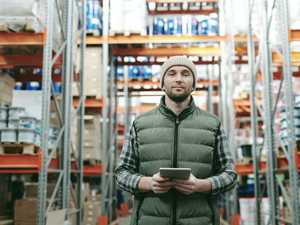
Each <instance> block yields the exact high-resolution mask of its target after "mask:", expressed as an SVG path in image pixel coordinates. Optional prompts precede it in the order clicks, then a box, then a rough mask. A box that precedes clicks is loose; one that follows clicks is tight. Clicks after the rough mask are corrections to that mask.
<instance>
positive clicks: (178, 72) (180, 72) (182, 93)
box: [163, 66, 194, 102]
mask: <svg viewBox="0 0 300 225" xmlns="http://www.w3.org/2000/svg"><path fill="white" fill-rule="evenodd" d="M193 83H194V77H193V74H192V72H191V71H190V70H189V69H188V68H187V67H185V66H172V67H171V68H170V69H169V70H168V71H167V72H166V74H165V76H164V86H163V87H164V91H165V92H166V94H167V96H168V97H169V98H170V99H171V100H173V101H174V102H183V101H184V100H185V99H186V98H187V97H189V96H190V94H191V93H192V91H193Z"/></svg>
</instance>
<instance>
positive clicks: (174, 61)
mask: <svg viewBox="0 0 300 225" xmlns="http://www.w3.org/2000/svg"><path fill="white" fill-rule="evenodd" d="M172 66H185V67H186V68H188V69H189V70H190V71H191V72H192V74H193V77H194V83H193V88H195V87H196V80H197V79H196V78H197V70H196V66H195V64H194V63H193V62H192V61H191V60H190V59H188V58H187V57H186V56H173V57H170V58H169V59H168V60H167V61H166V62H164V64H163V65H162V67H161V70H160V87H161V88H163V86H164V77H165V75H166V73H167V71H168V70H169V69H170V68H171V67H172Z"/></svg>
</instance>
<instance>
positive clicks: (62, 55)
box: [0, 0, 101, 225]
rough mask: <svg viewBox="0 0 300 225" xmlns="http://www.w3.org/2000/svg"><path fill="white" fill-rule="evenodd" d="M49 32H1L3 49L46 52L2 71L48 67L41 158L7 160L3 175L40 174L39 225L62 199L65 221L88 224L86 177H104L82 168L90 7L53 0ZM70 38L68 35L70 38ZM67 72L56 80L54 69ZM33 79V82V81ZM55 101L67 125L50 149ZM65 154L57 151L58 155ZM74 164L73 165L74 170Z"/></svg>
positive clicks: (10, 62) (10, 61)
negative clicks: (58, 90) (75, 93)
mask: <svg viewBox="0 0 300 225" xmlns="http://www.w3.org/2000/svg"><path fill="white" fill-rule="evenodd" d="M44 10H45V13H46V20H45V29H44V30H45V31H44V32H43V33H4V32H1V35H0V44H1V46H39V47H42V48H43V54H39V55H14V56H7V55H1V57H0V61H1V63H0V65H1V66H0V67H1V68H15V67H23V66H26V67H42V68H43V76H42V78H39V79H37V80H36V81H40V82H42V102H43V105H42V131H41V132H42V134H41V149H40V151H39V152H38V153H37V154H35V155H12V154H9V155H1V156H0V161H1V168H0V173H9V174H15V173H18V174H36V173H38V175H39V179H38V181H39V182H38V209H37V210H38V215H37V224H38V225H44V224H46V219H47V214H48V212H49V209H50V208H51V205H52V204H53V199H54V198H55V197H58V199H59V207H60V208H61V209H66V214H65V215H64V216H65V218H64V219H68V218H69V216H70V213H76V217H77V224H78V225H79V224H81V221H82V180H83V175H84V174H86V175H92V174H97V175H99V174H100V173H101V168H100V167H97V168H96V167H92V168H90V167H89V168H83V162H82V148H83V139H82V138H83V133H82V130H83V115H84V100H85V97H84V95H83V88H82V87H83V85H84V71H83V65H84V50H85V3H84V1H79V0H78V1H70V0H65V1H60V2H54V1H53V0H50V1H46V2H45V8H44ZM55 10H56V11H57V13H58V15H59V19H60V20H59V21H60V23H59V26H60V27H61V32H62V36H63V41H62V43H61V46H60V48H59V50H58V51H57V52H54V50H53V35H54V32H53V28H54V18H53V17H54V12H55ZM75 11H77V12H78V13H79V20H78V21H73V17H74V15H75ZM79 21H80V26H81V29H80V48H81V57H80V58H81V62H80V73H79V80H80V84H81V91H80V98H79V101H78V109H77V111H76V112H77V115H78V116H79V117H78V118H79V121H80V122H79V133H80V135H79V139H78V140H79V143H77V144H78V145H79V147H78V149H79V150H78V158H76V160H75V161H72V163H71V158H70V152H69V149H70V148H71V145H70V129H71V126H70V122H71V119H78V118H77V117H76V118H71V116H70V110H71V108H72V93H71V90H70V86H71V84H72V80H73V76H74V70H73V69H74V68H73V67H74V64H73V63H74V62H73V58H72V57H73V55H74V48H73V46H76V45H75V44H76V42H75V41H76V40H77V38H78V37H77V34H75V33H74V29H77V26H78V24H79ZM67 34H68V35H67ZM58 67H62V74H60V75H53V74H52V69H53V68H58ZM32 78H33V77H32V76H30V75H29V76H28V77H21V76H19V77H17V80H19V81H32V80H35V79H32ZM31 79H32V80H31ZM56 81H61V82H62V84H63V101H62V105H60V104H59V103H58V100H57V96H56V95H54V94H53V88H52V82H56ZM51 96H52V98H53V100H54V101H55V105H56V109H57V116H58V118H59V120H60V123H61V129H60V132H59V137H58V140H57V141H56V146H55V147H54V148H52V149H48V129H49V114H50V100H51ZM57 148H58V149H59V150H56V149H57ZM55 151H57V152H58V153H59V155H60V156H61V157H60V158H59V159H58V160H53V159H51V158H52V157H51V156H52V154H53V153H54V152H55ZM71 164H72V165H71ZM71 172H72V173H73V174H74V176H76V183H75V184H74V187H75V188H76V191H77V193H76V197H75V200H74V201H75V208H76V210H75V212H74V211H72V212H71V210H70V209H69V201H70V190H71V189H73V185H72V184H71V180H70V177H71ZM49 173H57V174H58V179H57V183H56V186H55V190H54V191H53V194H52V197H51V201H50V203H49V205H48V206H47V207H46V196H47V193H46V192H47V191H46V190H47V176H48V174H49Z"/></svg>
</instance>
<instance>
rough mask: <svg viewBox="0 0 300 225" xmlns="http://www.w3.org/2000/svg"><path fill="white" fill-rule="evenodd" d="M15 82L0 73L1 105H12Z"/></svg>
mask: <svg viewBox="0 0 300 225" xmlns="http://www.w3.org/2000/svg"><path fill="white" fill-rule="evenodd" d="M14 88H15V80H14V79H13V78H12V77H11V76H9V75H8V74H4V73H1V71H0V90H1V92H0V105H1V104H3V105H11V102H12V96H13V90H14Z"/></svg>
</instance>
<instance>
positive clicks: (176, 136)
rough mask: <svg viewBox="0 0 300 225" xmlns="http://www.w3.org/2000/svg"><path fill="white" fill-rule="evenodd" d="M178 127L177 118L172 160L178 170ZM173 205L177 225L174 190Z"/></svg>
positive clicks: (174, 221)
mask: <svg viewBox="0 0 300 225" xmlns="http://www.w3.org/2000/svg"><path fill="white" fill-rule="evenodd" d="M178 126H179V118H178V117H176V120H175V131H174V152H173V159H172V167H174V168H176V167H177V166H178V165H177V151H178ZM172 193H173V204H172V225H176V217H177V215H176V214H177V212H176V205H177V199H176V191H175V190H173V192H172Z"/></svg>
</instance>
